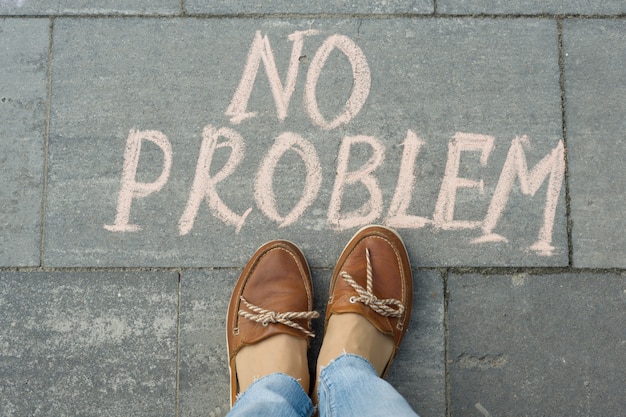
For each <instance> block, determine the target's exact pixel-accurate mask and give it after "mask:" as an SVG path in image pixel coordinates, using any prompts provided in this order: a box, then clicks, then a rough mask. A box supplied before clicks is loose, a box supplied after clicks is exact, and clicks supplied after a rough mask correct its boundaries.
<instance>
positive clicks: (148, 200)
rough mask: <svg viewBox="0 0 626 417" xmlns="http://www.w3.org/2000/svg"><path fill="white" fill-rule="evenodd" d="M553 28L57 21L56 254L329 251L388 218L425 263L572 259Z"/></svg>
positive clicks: (170, 258)
mask: <svg viewBox="0 0 626 417" xmlns="http://www.w3.org/2000/svg"><path fill="white" fill-rule="evenodd" d="M556 29H557V28H556V22H553V21H547V20H541V19H524V20H515V19H511V20H508V19H494V20H490V19H481V20H475V19H371V20H362V21H357V20H342V19H313V20H291V19H288V20H285V19H253V20H248V19H187V18H182V19H169V20H163V19H134V18H131V19H130V20H128V19H115V18H112V19H66V18H60V19H56V20H55V30H54V36H55V38H54V64H53V71H52V95H53V100H52V102H53V106H52V111H51V133H50V151H49V182H48V192H47V196H48V198H47V210H46V239H45V254H44V262H45V264H46V265H48V266H92V265H98V266H193V267H203V266H212V267H217V266H220V267H232V266H243V265H244V264H245V262H246V261H247V259H246V255H245V254H247V253H252V252H253V251H254V249H256V248H257V247H258V246H260V245H261V244H262V243H263V242H265V241H267V240H269V239H272V238H277V237H281V238H286V239H290V240H293V241H295V242H296V243H298V244H299V245H301V246H302V247H303V249H304V250H305V253H307V255H308V256H309V259H310V261H311V264H312V265H313V266H315V267H330V266H331V265H332V264H333V263H334V261H335V259H334V255H332V254H335V253H339V252H340V251H341V248H343V244H344V243H345V242H346V241H347V240H348V239H349V238H350V237H351V236H352V235H353V233H354V232H355V231H356V230H357V229H358V228H359V227H361V226H363V225H365V224H370V223H385V224H387V225H390V226H393V227H395V228H397V229H399V230H400V231H401V233H402V235H403V237H404V238H405V241H406V243H407V246H408V248H409V252H410V254H411V257H412V259H413V262H414V265H415V266H416V267H419V266H442V265H443V266H452V265H459V266H472V265H478V266H485V265H487V266H494V265H495V266H498V265H500V266H501V265H505V266H506V265H543V266H555V265H567V264H568V259H567V258H568V254H567V230H566V218H565V204H564V192H562V183H563V181H562V176H563V172H564V160H563V147H562V144H561V142H560V136H561V98H560V87H559V69H558V53H557V52H558V48H557V46H558V43H557V31H556ZM270 56H273V57H274V58H273V59H270V58H269V57H270ZM267 68H269V70H268V69H267ZM289 68H291V70H290V71H288V69H289ZM257 70H258V74H257ZM267 74H270V75H269V76H268V75H267ZM287 74H290V75H289V77H288V75H287ZM540 161H541V164H540V163H539V162H540ZM168 168H169V170H168ZM234 249H236V250H234Z"/></svg>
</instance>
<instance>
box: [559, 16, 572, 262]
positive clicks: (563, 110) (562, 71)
mask: <svg viewBox="0 0 626 417" xmlns="http://www.w3.org/2000/svg"><path fill="white" fill-rule="evenodd" d="M556 25H557V37H558V52H559V86H560V89H561V124H562V126H561V130H562V132H561V136H562V138H561V139H562V140H563V145H564V147H565V152H564V158H565V174H564V175H563V189H564V192H565V218H566V219H567V250H568V259H569V266H570V267H572V266H573V265H574V243H573V237H572V228H573V225H574V219H573V218H572V208H571V201H572V199H571V195H570V187H569V160H568V157H567V155H568V146H567V111H566V107H567V106H566V104H567V103H566V100H567V94H566V90H565V84H566V80H565V50H564V46H563V20H562V19H557V21H556Z"/></svg>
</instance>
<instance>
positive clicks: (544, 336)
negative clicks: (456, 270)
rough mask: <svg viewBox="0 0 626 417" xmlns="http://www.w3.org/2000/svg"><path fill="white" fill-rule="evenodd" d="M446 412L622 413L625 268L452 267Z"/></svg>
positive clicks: (625, 354)
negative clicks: (508, 271) (500, 270)
mask: <svg viewBox="0 0 626 417" xmlns="http://www.w3.org/2000/svg"><path fill="white" fill-rule="evenodd" d="M448 289H449V292H450V295H449V297H450V298H449V310H448V313H449V356H448V357H449V359H450V365H449V372H450V384H451V388H450V389H451V395H450V397H451V415H452V416H468V417H470V416H476V417H483V416H487V415H492V416H502V415H513V416H542V415H545V416H589V415H592V416H616V415H621V414H623V408H624V389H623V388H624V380H625V378H626V371H625V370H624V367H623V366H621V364H623V363H624V362H625V361H626V340H625V338H624V328H626V314H624V313H625V312H626V309H625V306H626V275H624V274H593V273H570V274H555V275H536V276H534V275H528V274H516V275H510V276H503V275H499V276H481V275H475V274H470V275H451V276H450V277H449V279H448Z"/></svg>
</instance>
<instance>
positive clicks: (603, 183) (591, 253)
mask: <svg viewBox="0 0 626 417" xmlns="http://www.w3.org/2000/svg"><path fill="white" fill-rule="evenodd" d="M625 37H626V24H625V23H624V21H612V20H598V21H593V22H587V21H581V20H573V21H567V22H565V23H564V27H563V47H564V51H565V54H566V55H565V80H566V94H567V95H566V99H567V101H566V105H567V109H566V110H567V123H568V124H567V127H568V129H567V130H568V151H569V152H568V160H569V174H570V179H569V184H570V198H571V211H572V222H573V226H572V243H573V250H574V265H575V266H577V267H593V268H607V267H608V268H610V267H617V268H624V267H626V236H624V230H626V211H625V210H624V195H626V183H625V182H624V169H623V166H624V154H625V153H626V136H625V134H624V132H625V131H626V121H625V119H624V114H626V74H625V73H624V62H626V47H625V46H624V45H625V44H624V39H625Z"/></svg>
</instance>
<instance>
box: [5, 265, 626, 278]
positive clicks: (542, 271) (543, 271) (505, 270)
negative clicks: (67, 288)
mask: <svg viewBox="0 0 626 417" xmlns="http://www.w3.org/2000/svg"><path fill="white" fill-rule="evenodd" d="M243 267H244V265H241V266H235V267H233V266H223V267H220V266H217V267H154V268H150V267H31V266H27V267H19V266H16V267H0V273H3V272H31V273H38V272H66V273H81V272H116V273H123V272H178V273H181V274H184V273H189V272H211V271H224V272H227V271H238V270H241V269H243ZM333 269H334V267H311V271H318V272H321V271H332V270H333ZM411 270H412V271H413V273H416V272H426V271H433V272H439V273H443V271H444V270H445V271H446V272H448V273H453V274H460V275H466V274H480V275H484V276H490V275H511V274H519V273H526V274H529V275H547V274H559V273H567V274H611V273H613V274H626V269H624V268H574V267H532V266H530V267H514V266H511V267H459V266H455V267H423V268H422V267H415V268H412V269H411Z"/></svg>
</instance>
